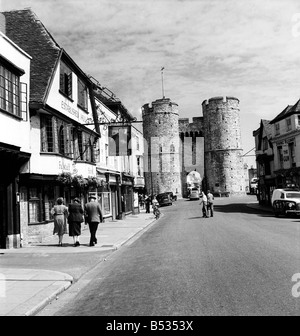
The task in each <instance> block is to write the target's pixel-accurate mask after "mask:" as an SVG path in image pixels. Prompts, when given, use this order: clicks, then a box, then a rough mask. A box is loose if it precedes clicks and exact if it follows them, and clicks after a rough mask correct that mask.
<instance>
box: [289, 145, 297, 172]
mask: <svg viewBox="0 0 300 336" xmlns="http://www.w3.org/2000/svg"><path fill="white" fill-rule="evenodd" d="M289 153H290V160H291V166H292V167H296V156H295V146H294V143H293V142H291V143H289Z"/></svg>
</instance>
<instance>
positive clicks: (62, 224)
mask: <svg viewBox="0 0 300 336" xmlns="http://www.w3.org/2000/svg"><path fill="white" fill-rule="evenodd" d="M63 203H64V199H63V198H62V197H59V198H58V199H57V200H56V205H54V207H53V208H52V210H51V214H52V215H53V216H54V229H53V234H56V233H57V235H58V246H62V240H63V236H64V234H65V233H67V217H68V208H67V207H66V206H65V205H64V204H63Z"/></svg>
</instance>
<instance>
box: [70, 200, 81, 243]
mask: <svg viewBox="0 0 300 336" xmlns="http://www.w3.org/2000/svg"><path fill="white" fill-rule="evenodd" d="M68 211H69V216H68V223H69V236H70V237H73V241H74V246H80V241H79V236H80V235H81V223H82V222H83V208H82V206H81V204H80V200H79V198H77V197H75V198H74V199H73V203H70V204H69V209H68Z"/></svg>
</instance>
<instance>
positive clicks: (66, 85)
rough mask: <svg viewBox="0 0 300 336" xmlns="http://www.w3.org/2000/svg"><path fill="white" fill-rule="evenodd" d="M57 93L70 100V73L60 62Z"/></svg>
mask: <svg viewBox="0 0 300 336" xmlns="http://www.w3.org/2000/svg"><path fill="white" fill-rule="evenodd" d="M59 91H60V92H61V93H62V94H64V95H65V96H67V97H68V98H70V99H71V98H72V71H71V69H70V68H69V67H68V66H67V65H66V64H65V63H64V62H60V85H59Z"/></svg>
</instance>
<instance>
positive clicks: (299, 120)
mask: <svg viewBox="0 0 300 336" xmlns="http://www.w3.org/2000/svg"><path fill="white" fill-rule="evenodd" d="M298 126H300V114H298Z"/></svg>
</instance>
